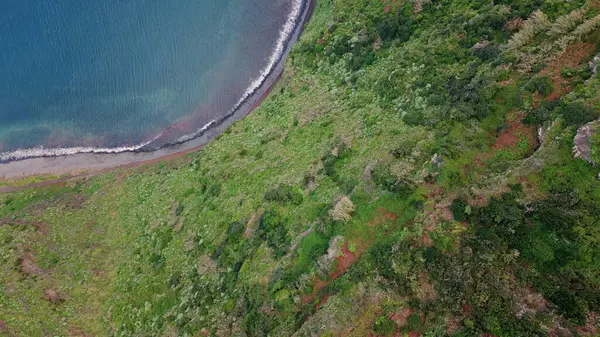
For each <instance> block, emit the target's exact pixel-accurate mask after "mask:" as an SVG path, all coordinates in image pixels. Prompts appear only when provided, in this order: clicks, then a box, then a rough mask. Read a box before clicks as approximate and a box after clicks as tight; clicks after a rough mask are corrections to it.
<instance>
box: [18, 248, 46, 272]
mask: <svg viewBox="0 0 600 337" xmlns="http://www.w3.org/2000/svg"><path fill="white" fill-rule="evenodd" d="M19 271H20V272H21V273H22V274H23V275H25V276H42V275H45V274H47V273H48V271H46V270H44V269H42V268H41V267H40V266H39V265H38V264H37V262H36V261H35V257H34V256H33V254H32V253H30V252H26V253H24V254H23V256H22V257H21V258H20V259H19Z"/></svg>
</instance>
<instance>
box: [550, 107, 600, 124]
mask: <svg viewBox="0 0 600 337" xmlns="http://www.w3.org/2000/svg"><path fill="white" fill-rule="evenodd" d="M559 111H560V114H561V115H562V116H563V118H564V119H565V122H566V123H567V125H575V126H577V125H581V124H585V123H588V122H591V121H593V120H594V119H596V118H597V117H598V112H597V111H596V110H595V109H593V108H590V107H587V106H585V105H584V104H583V103H580V102H575V103H568V104H566V103H563V104H561V105H560V107H559Z"/></svg>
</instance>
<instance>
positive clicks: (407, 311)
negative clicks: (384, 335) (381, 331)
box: [388, 308, 413, 327]
mask: <svg viewBox="0 0 600 337" xmlns="http://www.w3.org/2000/svg"><path fill="white" fill-rule="evenodd" d="M412 314H413V310H412V309H411V308H402V310H400V311H399V312H395V313H390V314H389V315H388V317H389V319H391V320H392V321H394V322H396V324H398V326H399V327H403V326H406V325H408V317H409V316H410V315H412Z"/></svg>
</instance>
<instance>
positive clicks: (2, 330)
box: [0, 321, 14, 337]
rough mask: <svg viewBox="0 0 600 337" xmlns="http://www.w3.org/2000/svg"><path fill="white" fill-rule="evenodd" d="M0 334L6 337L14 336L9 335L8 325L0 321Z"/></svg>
mask: <svg viewBox="0 0 600 337" xmlns="http://www.w3.org/2000/svg"><path fill="white" fill-rule="evenodd" d="M0 334H2V335H3V336H7V337H13V336H14V335H13V334H11V333H10V330H9V329H8V325H6V323H5V322H4V321H0Z"/></svg>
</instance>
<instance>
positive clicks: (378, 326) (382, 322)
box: [373, 316, 396, 336]
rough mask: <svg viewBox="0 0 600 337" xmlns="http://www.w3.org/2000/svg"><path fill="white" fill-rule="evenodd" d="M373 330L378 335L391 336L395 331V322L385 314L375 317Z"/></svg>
mask: <svg viewBox="0 0 600 337" xmlns="http://www.w3.org/2000/svg"><path fill="white" fill-rule="evenodd" d="M373 331H375V333H376V334H377V335H378V336H391V335H392V334H393V333H394V332H396V322H394V321H392V320H391V319H389V318H388V317H387V316H380V317H377V319H376V320H375V323H374V324H373Z"/></svg>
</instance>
